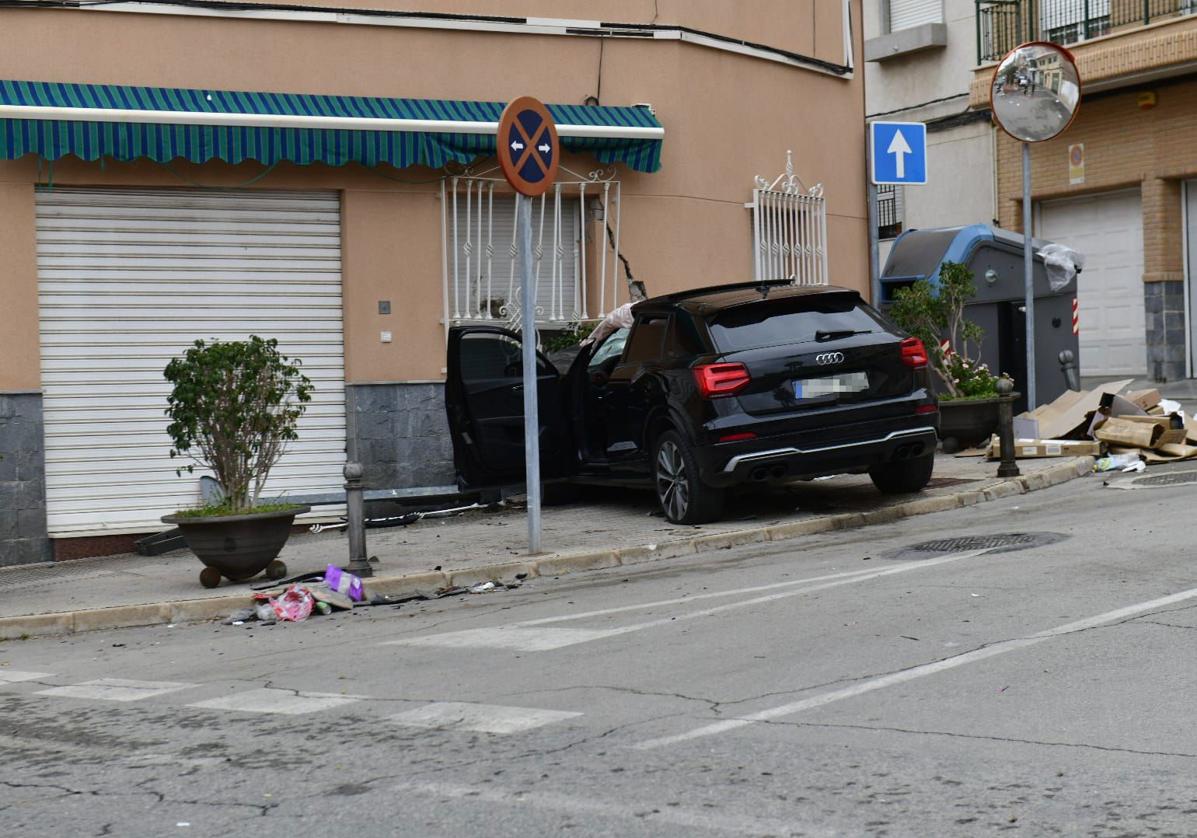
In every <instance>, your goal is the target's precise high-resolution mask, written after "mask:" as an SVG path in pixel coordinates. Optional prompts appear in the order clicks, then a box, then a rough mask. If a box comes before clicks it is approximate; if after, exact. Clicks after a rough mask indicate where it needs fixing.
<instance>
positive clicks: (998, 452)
mask: <svg viewBox="0 0 1197 838" xmlns="http://www.w3.org/2000/svg"><path fill="white" fill-rule="evenodd" d="M1101 449H1102V443H1100V442H1095V441H1093V440H1089V439H1086V440H1075V439H1016V440H1014V458H1015V459H1017V460H1029V459H1035V458H1037V457H1085V456H1089V457H1098V456H1100V455H1101ZM1001 458H1002V446H1001V444H1000V443H999V442H998V439H997V437H994V438H993V441H992V442H990V444H989V459H991V460H1000V459H1001Z"/></svg>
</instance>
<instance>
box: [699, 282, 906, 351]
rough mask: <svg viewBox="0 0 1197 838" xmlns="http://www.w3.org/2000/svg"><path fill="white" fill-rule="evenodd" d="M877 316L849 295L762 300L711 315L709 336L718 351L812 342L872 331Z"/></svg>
mask: <svg viewBox="0 0 1197 838" xmlns="http://www.w3.org/2000/svg"><path fill="white" fill-rule="evenodd" d="M882 329H883V326H882V325H881V323H880V322H879V321H878V319H877V315H876V314H875V313H874V312H873V311H872V309H870V308H869V307H868V306H866V305H865V304H864V303H863V302H861V300H860V299H859V298H858V297H856V296H854V295H851V294H828V295H826V296H818V297H800V298H798V299H788V300H762V301H761V302H759V303H753V304H751V305H746V306H737V307H736V308H733V309H729V310H727V311H724V312H722V313H720V314H718V315H716V316H715V319H714V320H713V321H712V322H711V336H712V337H713V338H714V339H715V345H716V346H717V347H718V348H719V349H720V351H722V352H738V351H739V350H741V349H759V348H760V347H762V346H779V345H782V344H787V343H806V342H808V341H813V340H815V336H816V335H817V334H818V333H819V332H828V333H831V332H865V331H868V332H875V331H881V330H882Z"/></svg>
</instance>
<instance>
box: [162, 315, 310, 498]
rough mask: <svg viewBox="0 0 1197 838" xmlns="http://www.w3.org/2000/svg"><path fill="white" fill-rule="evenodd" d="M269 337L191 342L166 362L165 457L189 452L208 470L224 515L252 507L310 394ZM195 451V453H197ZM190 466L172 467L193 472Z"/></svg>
mask: <svg viewBox="0 0 1197 838" xmlns="http://www.w3.org/2000/svg"><path fill="white" fill-rule="evenodd" d="M300 363H301V362H300V361H299V360H295V361H291V360H290V359H288V358H287V357H286V356H285V355H282V354H281V353H279V351H278V341H277V340H275V339H274V338H271V339H270V340H263V339H262V338H260V337H258V336H256V335H251V336H250V338H249V340H244V341H227V342H222V341H217V340H213V341H212V342H211V343H205V342H204V341H202V340H197V341H196V342H195V345H194V346H192V347H191V348H190V349H188V350H187V351H186V352H185V353H184V354H183V357H181V358H175V359H174V360H173V361H171V362H170V363H169V364H167V365H166V370H165V373H164V374H165V376H166V379H167V380H168V381H170V382H171V383H172V384H173V385H174V388H173V390H172V391H171V394H170V396H168V397H167V400H166V402H167V405H168V406H167V408H166V415H167V417H168V418H169V419H170V424H169V425H168V426H167V428H166V432H167V433H168V434H169V435H170V438H171V442H172V443H173V445H174V447H173V448H171V451H170V456H171V457H179V456H183V455H185V454H187V455H190V456H191V458H192V459H193V460H195V462H196V463H198V464H199V465H202V466H207V467H208V468H210V469H211V470H212V473H213V474H214V475H215V476H216V479H217V480H218V481H219V482H220V485H221V487H222V488H223V489H224V497H225V505H227V506H228V508H229V513H230V514H237V513H240V512H246V511H248V510H250V509H252V508H253V506H254V505H255V504H256V503H257V501H258V498H259V497H260V496H261V493H262V486H263V484H264V483H265V482H266V477H267V475H269V474H270V469H271V468H273V467H274V464H275V463H277V462H278V460H279V457H281V456H282V455H283V451H284V450H285V449H286V446H287V443H288V442H290V441H291V440H294V439H296V438H297V435H296V432H295V426H296V424H297V423H298V421H299V417H300V416H302V415H303V413H304V411H305V410H306V409H307V403H308V402H309V401H311V399H312V383H311V381H309V380H308V378H307V377H306V376H305V375H303V373H301V372H300V371H299V367H300ZM196 452H198V453H196ZM194 468H195V466H194V465H193V464H189V465H187V466H182V467H180V468H178V469H177V470H176V473H177V474H182V473H183V471H187V472H189V473H190V472H192V471H193V470H194Z"/></svg>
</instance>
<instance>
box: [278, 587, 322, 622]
mask: <svg viewBox="0 0 1197 838" xmlns="http://www.w3.org/2000/svg"><path fill="white" fill-rule="evenodd" d="M314 603H315V600H313V599H312V594H311V592H310V591H308V589H307V588H305V587H303V586H302V585H292V586H291V587H290V588H287V590H286V592H285V593H284V594H283V595H282V596H281V597H278V598H276V599H271V600H270V606H271V607H272V608H273V609H274V613H275V616H277V617H278V618H279V619H280V620H283V621H285V622H292V623H298V622H302V621H303V620H306V619H307V618H308V617H310V616H311V614H312V606H313V604H314Z"/></svg>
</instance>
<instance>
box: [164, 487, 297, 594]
mask: <svg viewBox="0 0 1197 838" xmlns="http://www.w3.org/2000/svg"><path fill="white" fill-rule="evenodd" d="M310 509H311V507H310V506H303V505H300V504H295V505H294V506H288V507H286V508H285V509H278V510H272V511H270V512H247V513H245V514H243V515H213V516H208V517H200V516H191V515H177V514H176V515H164V516H163V517H162V522H163V523H165V524H173V525H174V526H176V527H178V528H179V531H180V532H181V533H182V534H183V538H184V539H185V540H186V541H187V546H188V547H190V548H191V552H193V553H195V555H196V556H197V557H198V558H199V560H200V561H201V562H203V563H204V569H203V570H202V571H200V583H201V584H202V585H203V586H204V587H205V588H215V587H216V586H217V585H219V584H220V578H221V577H222V576H223V577H225V578H227V579H229V580H231V581H233V582H244V581H245V580H247V579H252V578H253V577H255V576H257V575H258V574H259V573H261V572H262V571H263V570H265V571H267V575H268V576H269V577H270V578H271V579H281V578H282V577H283V576H285V575H286V574H287V566H286V565H284V564H283V563H282V562H277V561H275V560H274V559H275V557H276V556H277V555H278V554H279V551H280V550H282V549H283V545H284V544H286V543H287V538H288V537H289V536H290V535H291V525H292V524H293V523H294V522H295V516H296V515H302V514H303V513H304V512H307V511H309V510H310Z"/></svg>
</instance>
